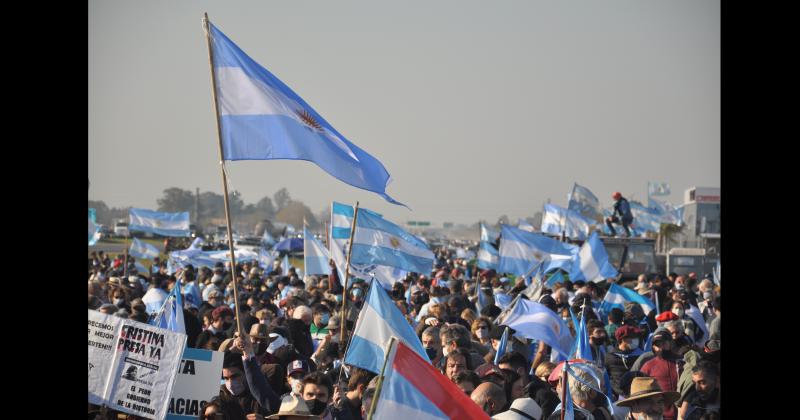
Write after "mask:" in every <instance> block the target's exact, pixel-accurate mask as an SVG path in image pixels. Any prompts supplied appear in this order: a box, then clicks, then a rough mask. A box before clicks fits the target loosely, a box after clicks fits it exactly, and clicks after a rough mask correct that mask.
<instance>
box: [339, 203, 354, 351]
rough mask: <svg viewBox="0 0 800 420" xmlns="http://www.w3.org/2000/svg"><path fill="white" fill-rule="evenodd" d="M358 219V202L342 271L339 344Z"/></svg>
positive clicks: (341, 337)
mask: <svg viewBox="0 0 800 420" xmlns="http://www.w3.org/2000/svg"><path fill="white" fill-rule="evenodd" d="M357 219H358V201H356V206H355V208H354V209H353V226H352V228H351V229H350V246H348V248H347V264H346V265H345V269H344V287H342V330H341V333H340V335H339V342H340V343H343V342H344V328H345V325H346V324H345V321H346V320H347V280H348V279H349V277H350V254H352V253H353V238H354V237H355V235H356V220H357Z"/></svg>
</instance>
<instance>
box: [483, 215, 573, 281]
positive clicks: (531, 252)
mask: <svg viewBox="0 0 800 420" xmlns="http://www.w3.org/2000/svg"><path fill="white" fill-rule="evenodd" d="M501 235H502V239H501V240H500V252H499V254H500V262H499V264H498V268H497V271H498V272H500V273H512V274H516V275H527V274H528V271H530V269H531V268H532V267H533V266H534V265H535V264H537V263H539V262H541V261H542V260H543V259H544V258H546V257H550V258H551V259H552V260H558V259H570V258H572V257H573V256H574V255H577V253H578V250H579V248H578V247H577V246H576V245H572V244H567V243H564V242H560V241H557V240H555V239H551V238H548V237H547V236H544V235H539V234H536V233H531V232H525V231H524V230H520V229H517V228H515V227H513V226H508V225H502V226H501Z"/></svg>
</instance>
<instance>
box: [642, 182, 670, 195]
mask: <svg viewBox="0 0 800 420" xmlns="http://www.w3.org/2000/svg"><path fill="white" fill-rule="evenodd" d="M669 194H670V190H669V184H667V183H666V182H648V183H647V195H648V196H653V197H658V196H663V195H669Z"/></svg>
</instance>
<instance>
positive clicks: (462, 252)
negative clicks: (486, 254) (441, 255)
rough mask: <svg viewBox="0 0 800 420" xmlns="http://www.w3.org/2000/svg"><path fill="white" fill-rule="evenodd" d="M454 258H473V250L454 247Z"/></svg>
mask: <svg viewBox="0 0 800 420" xmlns="http://www.w3.org/2000/svg"><path fill="white" fill-rule="evenodd" d="M456 258H461V259H465V260H471V259H473V258H475V251H470V250H469V249H466V248H463V247H458V248H456Z"/></svg>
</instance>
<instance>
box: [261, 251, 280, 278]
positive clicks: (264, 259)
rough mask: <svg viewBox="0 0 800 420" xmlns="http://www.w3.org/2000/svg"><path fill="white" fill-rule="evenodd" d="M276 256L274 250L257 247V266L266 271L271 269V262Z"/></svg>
mask: <svg viewBox="0 0 800 420" xmlns="http://www.w3.org/2000/svg"><path fill="white" fill-rule="evenodd" d="M276 258H278V253H277V252H275V251H268V250H266V249H264V248H263V247H262V248H259V249H258V266H259V267H261V268H262V269H263V270H266V271H267V272H268V273H269V272H270V271H272V263H273V262H274V261H275V259H276Z"/></svg>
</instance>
